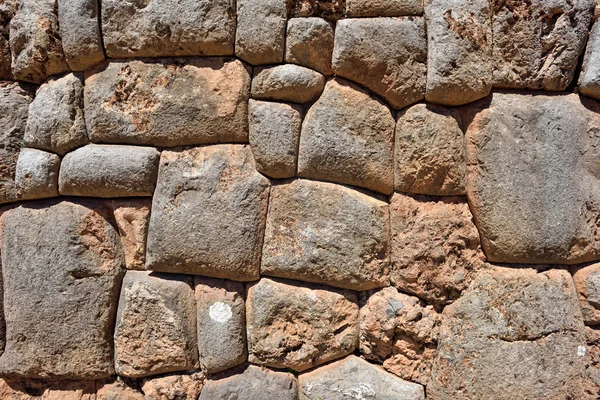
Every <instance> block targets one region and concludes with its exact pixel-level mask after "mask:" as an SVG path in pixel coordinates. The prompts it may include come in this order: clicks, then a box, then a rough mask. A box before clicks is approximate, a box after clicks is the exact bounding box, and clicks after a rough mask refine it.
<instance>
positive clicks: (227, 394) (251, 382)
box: [198, 365, 298, 400]
mask: <svg viewBox="0 0 600 400" xmlns="http://www.w3.org/2000/svg"><path fill="white" fill-rule="evenodd" d="M230 399H240V400H241V399H244V400H297V399H298V383H297V381H296V378H295V377H294V375H292V374H290V373H286V372H274V371H270V370H268V369H263V368H260V367H257V366H254V365H249V366H247V367H246V369H245V370H244V371H243V372H241V373H239V374H236V375H231V376H223V377H217V379H211V380H209V381H207V382H206V384H205V385H204V388H203V389H202V393H200V397H199V398H198V400H230Z"/></svg>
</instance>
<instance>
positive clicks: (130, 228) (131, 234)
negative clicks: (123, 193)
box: [112, 198, 152, 270]
mask: <svg viewBox="0 0 600 400" xmlns="http://www.w3.org/2000/svg"><path fill="white" fill-rule="evenodd" d="M151 207H152V200H151V199H149V198H139V199H116V200H113V201H112V209H113V212H114V215H115V222H116V223H117V227H118V228H119V234H120V236H121V243H122V244H123V251H124V252H125V266H126V267H127V269H137V270H143V269H144V268H145V263H146V238H147V237H148V224H149V223H150V209H151Z"/></svg>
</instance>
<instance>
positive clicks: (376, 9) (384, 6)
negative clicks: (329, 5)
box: [346, 0, 423, 17]
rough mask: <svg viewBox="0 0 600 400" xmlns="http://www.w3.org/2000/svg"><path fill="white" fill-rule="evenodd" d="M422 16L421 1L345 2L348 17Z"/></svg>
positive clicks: (354, 0)
mask: <svg viewBox="0 0 600 400" xmlns="http://www.w3.org/2000/svg"><path fill="white" fill-rule="evenodd" d="M422 14H423V1H421V0H346V16H348V17H400V16H403V15H422Z"/></svg>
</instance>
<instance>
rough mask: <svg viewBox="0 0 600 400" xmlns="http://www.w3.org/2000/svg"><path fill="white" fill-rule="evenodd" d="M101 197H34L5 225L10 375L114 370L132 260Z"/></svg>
mask: <svg viewBox="0 0 600 400" xmlns="http://www.w3.org/2000/svg"><path fill="white" fill-rule="evenodd" d="M107 215H110V211H109V210H108V208H105V207H104V206H103V205H102V204H101V203H98V202H91V201H90V202H84V203H81V204H79V203H72V202H69V201H56V200H54V201H44V202H32V203H26V204H24V205H21V206H19V207H17V208H14V209H12V210H11V211H9V212H8V214H7V215H6V216H4V221H3V224H2V270H3V277H4V312H5V315H6V333H7V335H6V350H5V352H4V354H3V355H2V357H0V373H1V374H2V376H4V377H9V378H19V379H22V378H37V379H98V378H104V377H107V376H109V375H112V374H113V373H114V366H113V365H114V363H113V352H112V339H111V336H112V330H113V324H114V318H115V311H116V308H117V307H116V305H117V298H118V295H119V285H120V281H121V275H122V265H123V263H124V259H123V251H122V249H121V243H120V241H119V235H118V234H117V232H116V231H115V230H114V228H113V227H112V226H111V224H110V223H109V222H108V221H107V219H106V217H105V216H107Z"/></svg>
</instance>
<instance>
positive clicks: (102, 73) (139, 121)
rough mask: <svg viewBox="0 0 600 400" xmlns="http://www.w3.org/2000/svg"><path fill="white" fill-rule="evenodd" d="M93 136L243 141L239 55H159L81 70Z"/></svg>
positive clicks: (244, 78)
mask: <svg viewBox="0 0 600 400" xmlns="http://www.w3.org/2000/svg"><path fill="white" fill-rule="evenodd" d="M84 92H85V118H86V124H87V128H88V133H89V136H90V139H91V140H92V141H93V142H103V143H127V144H146V145H152V146H162V147H173V146H187V145H197V144H206V143H219V142H247V141H248V104H247V103H248V96H249V92H250V74H249V73H248V70H247V69H246V67H245V66H244V65H243V64H242V63H241V62H240V61H238V60H232V59H226V58H191V59H163V60H160V61H156V60H154V61H147V62H145V61H130V62H111V63H108V64H101V65H99V66H98V67H96V68H93V69H91V70H89V71H87V72H86V80H85V90H84Z"/></svg>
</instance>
